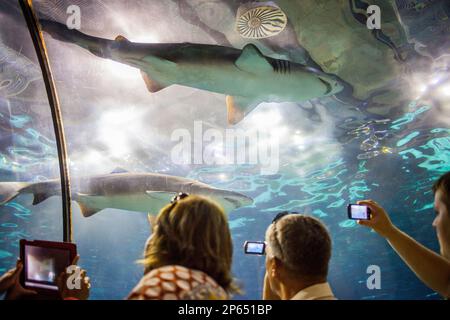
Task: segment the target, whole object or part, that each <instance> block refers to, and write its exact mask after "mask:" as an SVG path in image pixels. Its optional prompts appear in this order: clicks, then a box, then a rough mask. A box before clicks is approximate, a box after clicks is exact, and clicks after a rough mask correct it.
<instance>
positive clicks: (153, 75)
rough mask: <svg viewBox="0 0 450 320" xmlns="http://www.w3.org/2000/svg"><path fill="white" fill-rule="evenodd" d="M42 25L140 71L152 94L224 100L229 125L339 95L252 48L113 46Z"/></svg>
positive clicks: (326, 79) (317, 78)
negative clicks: (259, 111) (175, 91)
mask: <svg viewBox="0 0 450 320" xmlns="http://www.w3.org/2000/svg"><path fill="white" fill-rule="evenodd" d="M40 23H41V27H42V30H43V31H45V32H47V33H48V34H49V35H50V36H51V37H52V38H54V39H57V40H60V41H63V42H67V43H72V44H76V45H78V46H80V47H82V48H84V49H86V50H89V51H90V52H91V53H93V54H94V55H96V56H98V57H101V58H106V59H112V60H114V61H117V62H120V63H123V64H126V65H129V66H132V67H135V68H138V69H140V70H141V73H142V76H143V78H144V81H145V83H146V85H147V88H148V90H149V91H150V92H152V93H153V92H157V91H160V90H162V89H164V88H166V87H168V86H171V85H174V84H178V85H182V86H187V87H192V88H196V89H201V90H207V91H211V92H216V93H221V94H225V95H226V96H227V97H226V104H227V111H228V123H229V124H231V125H233V124H237V123H238V122H240V121H241V120H242V119H243V118H244V117H245V116H246V115H247V114H249V113H250V112H251V111H252V110H253V109H254V108H256V107H257V106H258V105H259V104H260V103H263V102H301V101H306V100H310V99H314V98H319V97H325V96H332V95H335V94H337V93H339V92H340V91H342V90H343V86H342V85H341V84H340V81H339V80H338V79H337V78H336V77H335V76H332V75H328V74H326V73H323V72H320V71H318V70H316V69H313V68H310V67H307V66H304V65H302V64H298V63H293V62H291V61H288V60H280V59H274V58H271V57H267V56H264V55H263V54H262V53H261V51H260V50H259V49H258V48H257V47H256V46H255V45H253V44H248V45H246V46H245V47H244V48H243V49H242V50H240V49H236V48H231V47H224V46H219V45H206V44H192V43H173V44H171V43H166V44H164V43H154V44H151V43H133V42H130V41H128V40H127V39H126V38H124V37H123V36H118V37H117V38H116V39H115V40H108V39H103V38H98V37H94V36H90V35H87V34H84V33H82V32H80V31H78V30H70V29H69V28H68V27H67V26H66V25H64V24H62V23H58V22H54V21H48V20H40Z"/></svg>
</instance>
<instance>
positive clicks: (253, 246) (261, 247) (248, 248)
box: [244, 241, 266, 255]
mask: <svg viewBox="0 0 450 320" xmlns="http://www.w3.org/2000/svg"><path fill="white" fill-rule="evenodd" d="M244 251H245V254H256V255H263V254H265V252H266V243H265V242H263V241H246V242H245V244H244Z"/></svg>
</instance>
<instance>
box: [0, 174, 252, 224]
mask: <svg viewBox="0 0 450 320" xmlns="http://www.w3.org/2000/svg"><path fill="white" fill-rule="evenodd" d="M179 192H185V193H188V194H194V195H201V196H205V197H208V198H211V199H213V200H215V201H216V202H218V203H219V204H220V205H221V206H222V207H223V208H224V209H225V211H226V212H230V211H232V210H234V209H237V208H240V207H243V206H247V205H250V204H252V203H253V199H251V198H250V197H247V196H245V195H244V194H241V193H238V192H235V191H229V190H224V189H218V188H215V187H213V186H210V185H208V184H205V183H202V182H199V181H196V180H192V179H187V178H183V177H177V176H170V175H166V174H158V173H129V172H113V173H111V174H106V175H98V176H92V177H85V178H80V179H77V180H74V181H72V199H73V200H74V201H76V202H77V203H78V205H79V207H80V209H81V213H82V214H83V216H84V217H90V216H92V215H94V214H96V213H97V212H99V211H101V210H104V209H107V208H114V209H121V210H127V211H137V212H149V213H151V214H157V213H158V212H159V210H160V209H161V208H162V207H164V206H165V205H167V204H168V203H169V202H170V200H171V198H172V197H173V196H174V195H176V194H178V193H179ZM28 193H30V194H33V196H34V200H33V205H37V204H39V203H41V202H43V201H45V200H46V199H48V198H49V197H52V196H57V195H60V194H61V183H60V181H59V180H57V179H55V180H49V181H44V182H36V183H28V182H0V205H4V204H6V203H8V202H10V201H12V200H13V199H14V198H16V197H17V196H19V195H20V194H28Z"/></svg>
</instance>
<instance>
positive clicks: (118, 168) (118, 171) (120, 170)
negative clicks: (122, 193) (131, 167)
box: [111, 167, 129, 174]
mask: <svg viewBox="0 0 450 320" xmlns="http://www.w3.org/2000/svg"><path fill="white" fill-rule="evenodd" d="M127 172H129V171H128V170H125V169H124V168H120V167H117V168H115V169H114V170H113V171H111V174H116V173H127Z"/></svg>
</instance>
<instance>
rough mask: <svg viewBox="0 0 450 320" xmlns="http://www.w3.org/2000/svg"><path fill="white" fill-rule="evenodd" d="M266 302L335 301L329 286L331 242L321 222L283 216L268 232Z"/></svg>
mask: <svg viewBox="0 0 450 320" xmlns="http://www.w3.org/2000/svg"><path fill="white" fill-rule="evenodd" d="M266 243H267V248H266V275H265V278H264V292H263V299H264V300H279V299H282V300H289V299H290V300H335V299H336V298H335V297H334V294H333V292H332V291H331V288H330V285H329V284H328V282H327V275H328V264H329V261H330V257H331V238H330V235H329V233H328V231H327V229H326V227H325V226H324V225H323V223H322V222H320V221H319V220H318V219H316V218H313V217H309V216H305V215H302V214H298V213H296V212H292V213H290V212H281V213H279V214H278V215H277V216H276V217H275V219H274V220H273V222H272V224H271V225H270V226H269V227H268V228H267V232H266Z"/></svg>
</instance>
